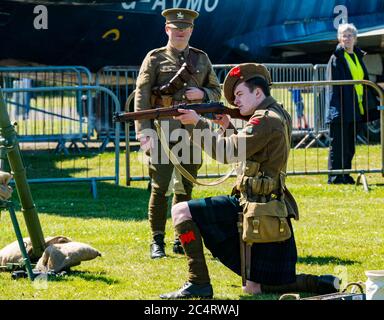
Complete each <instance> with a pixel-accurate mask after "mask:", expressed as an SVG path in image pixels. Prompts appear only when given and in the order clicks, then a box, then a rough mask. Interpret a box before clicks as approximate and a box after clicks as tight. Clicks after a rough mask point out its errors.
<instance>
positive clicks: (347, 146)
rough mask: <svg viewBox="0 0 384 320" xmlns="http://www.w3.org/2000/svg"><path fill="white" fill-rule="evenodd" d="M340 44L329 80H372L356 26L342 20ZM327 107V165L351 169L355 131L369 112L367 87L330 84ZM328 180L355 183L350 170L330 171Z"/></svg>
mask: <svg viewBox="0 0 384 320" xmlns="http://www.w3.org/2000/svg"><path fill="white" fill-rule="evenodd" d="M337 38H338V41H339V43H338V45H337V47H336V50H335V51H334V53H333V54H332V56H331V58H330V59H329V62H328V65H327V80H369V77H368V72H367V69H366V67H365V64H364V62H363V56H364V55H365V54H366V52H364V51H362V50H361V49H359V48H358V47H356V41H357V29H356V27H355V26H354V25H353V24H340V25H339V28H338V31H337ZM328 90H329V92H328V94H327V100H326V101H327V102H326V108H327V109H326V110H327V123H328V124H329V137H330V146H329V157H328V169H329V170H340V169H346V170H347V169H351V168H352V159H353V157H354V155H355V141H356V135H357V133H358V132H359V131H360V128H361V124H362V122H363V121H364V120H365V118H366V116H367V110H366V107H365V106H366V99H367V97H366V96H367V94H366V92H369V93H370V91H367V90H365V88H364V87H363V85H361V84H356V85H343V86H331V87H330V88H328ZM328 184H355V180H354V179H353V178H352V177H351V176H350V175H349V174H329V175H328Z"/></svg>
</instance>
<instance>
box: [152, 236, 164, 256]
mask: <svg viewBox="0 0 384 320" xmlns="http://www.w3.org/2000/svg"><path fill="white" fill-rule="evenodd" d="M164 247H165V243H164V235H163V234H158V235H156V236H154V237H153V242H152V243H151V246H150V253H151V259H158V258H164V257H165V256H166V255H165V249H164Z"/></svg>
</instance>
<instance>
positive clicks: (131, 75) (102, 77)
mask: <svg viewBox="0 0 384 320" xmlns="http://www.w3.org/2000/svg"><path fill="white" fill-rule="evenodd" d="M138 74H139V67H137V66H105V67H103V68H102V69H100V70H99V71H98V72H97V73H96V78H95V83H96V85H100V86H103V87H105V88H108V89H109V90H111V91H112V92H114V94H115V95H116V97H117V98H118V99H119V101H120V104H121V105H122V106H124V105H125V103H126V101H127V99H128V97H129V95H130V94H131V93H132V92H133V91H134V90H135V88H136V79H137V76H138ZM111 102H112V101H111V99H110V97H109V96H108V95H105V94H104V93H103V92H100V93H99V94H98V95H97V97H96V98H95V100H94V101H93V114H94V115H95V117H96V121H95V131H96V134H97V139H99V140H101V141H102V144H101V147H100V149H101V150H104V149H105V147H106V146H107V144H108V143H109V142H110V140H111V139H113V138H114V136H113V134H114V125H113V123H112V112H111V108H110V104H111ZM130 111H133V106H132V110H130ZM124 127H125V125H124V124H123V126H122V131H121V132H120V134H119V136H120V139H121V140H122V139H124ZM130 134H131V136H132V138H134V131H133V130H131V132H130Z"/></svg>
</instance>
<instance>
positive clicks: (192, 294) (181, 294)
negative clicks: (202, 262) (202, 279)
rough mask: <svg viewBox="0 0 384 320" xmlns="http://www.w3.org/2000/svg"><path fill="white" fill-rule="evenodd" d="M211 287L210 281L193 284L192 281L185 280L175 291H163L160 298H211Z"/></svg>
mask: <svg viewBox="0 0 384 320" xmlns="http://www.w3.org/2000/svg"><path fill="white" fill-rule="evenodd" d="M212 297H213V289H212V286H211V284H210V283H206V284H194V283H192V282H186V283H184V285H183V286H182V287H181V288H180V289H179V290H177V291H174V292H169V293H164V294H161V295H160V298H161V299H192V298H201V299H212Z"/></svg>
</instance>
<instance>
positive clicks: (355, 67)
mask: <svg viewBox="0 0 384 320" xmlns="http://www.w3.org/2000/svg"><path fill="white" fill-rule="evenodd" d="M353 55H354V56H355V62H354V61H353V60H352V58H351V56H350V55H349V54H348V53H347V52H346V51H344V58H345V60H347V62H348V66H349V70H350V71H351V74H352V79H353V80H364V70H363V67H362V66H361V64H360V61H359V59H358V58H357V56H356V53H353ZM354 87H355V91H356V94H357V99H358V102H359V110H360V114H361V115H364V107H363V94H364V88H363V85H362V84H355V85H354Z"/></svg>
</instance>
